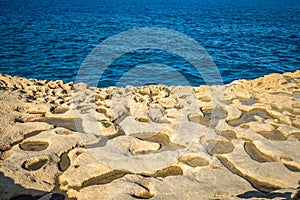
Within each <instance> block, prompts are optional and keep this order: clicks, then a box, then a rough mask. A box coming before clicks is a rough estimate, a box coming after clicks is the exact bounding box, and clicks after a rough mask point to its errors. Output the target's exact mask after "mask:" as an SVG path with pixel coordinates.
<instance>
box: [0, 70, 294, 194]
mask: <svg viewBox="0 0 300 200" xmlns="http://www.w3.org/2000/svg"><path fill="white" fill-rule="evenodd" d="M299 80H300V71H299V70H298V71H296V72H293V73H291V72H288V73H284V74H270V75H267V76H264V77H261V78H258V79H255V80H251V81H246V80H237V81H234V82H232V83H230V84H228V85H225V86H199V87H185V86H171V87H167V86H163V85H150V86H143V87H132V86H127V87H125V88H117V87H108V88H90V87H88V86H87V85H86V84H84V83H80V84H74V83H67V84H66V83H63V82H62V81H59V80H58V81H42V80H35V79H24V78H20V77H12V76H8V75H0V106H1V109H0V115H1V118H0V123H1V126H0V181H1V185H0V199H11V198H15V199H16V198H17V199H18V198H19V199H22V198H25V196H26V195H27V196H26V198H30V197H32V198H35V199H38V198H40V199H50V198H51V196H52V198H55V196H57V195H58V196H59V195H60V196H59V197H60V198H63V196H65V199H67V198H71V199H80V200H90V199H91V200H93V199H95V200H98V199H299V185H300V143H299V142H300V129H299V128H300V116H299V115H300V98H299V94H300V81H299Z"/></svg>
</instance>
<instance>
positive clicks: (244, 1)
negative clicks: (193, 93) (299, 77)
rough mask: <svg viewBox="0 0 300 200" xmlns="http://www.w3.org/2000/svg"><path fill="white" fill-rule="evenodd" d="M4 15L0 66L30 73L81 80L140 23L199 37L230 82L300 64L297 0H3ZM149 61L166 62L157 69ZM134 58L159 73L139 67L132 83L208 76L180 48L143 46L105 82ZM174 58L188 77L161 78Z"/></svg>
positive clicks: (108, 81)
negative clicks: (91, 58)
mask: <svg viewBox="0 0 300 200" xmlns="http://www.w3.org/2000/svg"><path fill="white" fill-rule="evenodd" d="M0 22H1V23H0V73H6V74H11V75H17V76H22V77H27V78H37V79H48V80H56V79H62V80H64V81H66V82H69V81H75V78H76V75H77V72H78V70H79V68H80V66H81V64H82V62H83V61H84V59H85V58H86V56H87V55H88V54H89V53H90V52H91V51H92V50H93V49H94V48H95V47H96V46H97V45H98V44H100V43H101V42H103V41H104V40H106V39H108V38H110V37H111V36H113V35H115V34H118V33H120V32H123V31H127V30H130V29H133V28H138V27H161V28H167V29H172V30H175V31H178V32H181V33H183V34H186V35H187V36H189V37H191V38H193V39H194V40H196V41H197V42H198V43H199V44H200V45H202V46H203V47H204V48H205V50H206V51H207V52H208V53H209V55H210V56H211V57H212V59H213V60H214V62H215V64H216V66H217V68H218V70H219V71H220V74H221V76H222V79H223V81H224V83H229V82H231V81H233V80H236V79H253V78H256V77H260V76H263V75H265V74H269V73H272V72H279V73H282V72H286V71H295V70H297V69H300V1H299V0H272V1H270V0H251V1H249V0H126V1H125V0H73V1H69V0H47V1H45V0H31V1H28V0H0ZM147 63H161V65H159V67H158V68H157V69H159V70H157V69H155V70H151V69H153V65H149V64H148V65H147ZM133 65H134V66H139V65H141V66H142V68H141V70H140V71H142V72H144V71H147V70H150V71H151V72H149V76H150V75H151V76H153V78H152V79H151V78H150V79H149V77H144V76H139V70H136V71H134V72H135V73H132V76H129V77H128V80H130V81H129V83H130V84H132V85H144V84H147V82H148V83H155V84H159V83H165V84H168V85H180V84H191V85H200V84H204V80H203V79H202V78H201V77H199V76H197V75H196V74H194V72H193V71H192V70H190V68H189V65H188V63H186V61H183V60H182V59H180V58H178V56H176V55H170V54H168V53H167V52H162V51H160V50H137V51H134V52H129V53H128V54H126V55H124V56H122V57H121V58H119V59H117V60H116V61H115V62H114V63H113V65H112V66H110V70H109V73H106V74H104V76H105V77H102V82H100V83H99V86H101V87H103V86H110V85H114V84H115V81H114V80H115V78H116V77H119V76H120V68H126V67H127V66H133ZM169 65H175V67H174V69H175V71H176V69H177V68H180V69H182V70H185V71H187V74H188V76H189V77H188V79H189V81H190V82H189V83H185V82H184V81H181V80H179V77H180V73H181V72H182V71H179V75H178V76H176V75H175V74H176V73H175V72H174V73H173V74H174V76H173V75H172V76H169V77H168V78H163V79H161V76H160V74H168V71H164V70H165V69H166V68H168V67H166V66H169ZM156 66H158V65H156ZM176 67H177V68H176ZM158 71H159V72H158ZM156 72H157V73H156ZM122 73H123V72H122ZM155 75H156V77H155ZM163 77H165V76H163ZM143 78H148V79H147V80H146V82H145V80H143ZM87 82H88V81H87ZM126 83H128V81H127V82H126Z"/></svg>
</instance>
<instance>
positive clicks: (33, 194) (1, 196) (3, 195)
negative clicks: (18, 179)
mask: <svg viewBox="0 0 300 200" xmlns="http://www.w3.org/2000/svg"><path fill="white" fill-rule="evenodd" d="M46 196H47V198H46V199H49V200H64V199H65V196H64V195H62V194H54V193H53V194H49V193H47V192H45V191H39V190H34V189H27V188H24V187H23V186H21V185H19V184H15V183H14V181H13V179H11V178H9V177H6V176H4V174H3V173H2V172H0V200H38V199H41V198H42V197H46Z"/></svg>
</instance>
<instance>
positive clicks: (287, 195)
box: [237, 191, 292, 200]
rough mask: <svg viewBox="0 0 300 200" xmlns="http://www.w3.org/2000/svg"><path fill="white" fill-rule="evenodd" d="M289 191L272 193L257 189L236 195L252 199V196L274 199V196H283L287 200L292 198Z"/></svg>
mask: <svg viewBox="0 0 300 200" xmlns="http://www.w3.org/2000/svg"><path fill="white" fill-rule="evenodd" d="M291 195H292V193H291V192H284V193H280V192H274V193H263V192H259V191H248V192H245V193H243V194H240V195H238V196H237V197H239V198H241V199H252V198H264V199H274V198H284V199H287V200H292V198H291Z"/></svg>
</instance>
